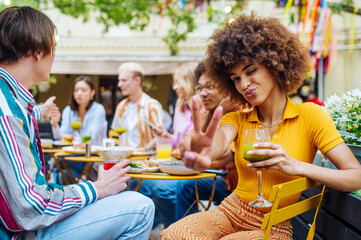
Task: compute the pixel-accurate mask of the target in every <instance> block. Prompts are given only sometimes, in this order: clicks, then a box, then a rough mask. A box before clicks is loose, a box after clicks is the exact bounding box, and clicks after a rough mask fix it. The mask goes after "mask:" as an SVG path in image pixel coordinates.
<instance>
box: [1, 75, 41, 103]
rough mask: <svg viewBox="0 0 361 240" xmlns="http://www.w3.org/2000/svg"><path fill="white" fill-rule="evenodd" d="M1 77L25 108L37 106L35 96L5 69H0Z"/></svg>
mask: <svg viewBox="0 0 361 240" xmlns="http://www.w3.org/2000/svg"><path fill="white" fill-rule="evenodd" d="M0 77H1V78H2V79H3V80H4V81H5V82H6V83H7V84H8V85H9V86H10V88H11V91H12V92H13V93H14V94H15V95H16V98H17V99H18V100H19V101H20V103H21V104H22V105H23V106H24V107H27V106H28V104H31V105H32V106H34V105H35V104H36V103H35V100H34V97H33V95H32V94H31V93H30V92H29V91H28V90H27V89H26V88H25V87H24V86H23V85H21V84H20V83H19V82H18V81H17V80H16V79H15V78H13V77H12V76H11V75H10V74H9V73H8V72H7V71H5V70H4V69H3V68H0Z"/></svg>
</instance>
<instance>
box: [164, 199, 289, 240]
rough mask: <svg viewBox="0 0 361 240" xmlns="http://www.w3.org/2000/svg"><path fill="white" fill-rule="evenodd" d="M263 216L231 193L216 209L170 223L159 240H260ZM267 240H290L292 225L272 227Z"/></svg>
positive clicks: (285, 224)
mask: <svg viewBox="0 0 361 240" xmlns="http://www.w3.org/2000/svg"><path fill="white" fill-rule="evenodd" d="M263 216H264V212H262V211H260V210H258V209H256V208H253V207H250V206H248V204H246V203H243V202H242V201H241V200H240V199H239V197H238V196H237V194H235V193H234V192H233V193H232V194H231V195H229V196H228V197H227V198H226V199H224V200H223V202H222V203H221V204H220V205H219V206H218V207H217V208H215V209H213V210H210V211H207V212H201V213H195V214H192V215H189V216H187V217H185V218H182V219H181V220H179V221H178V222H175V223H173V224H172V225H170V226H169V227H168V228H167V229H165V230H164V231H163V232H162V233H161V235H160V236H159V238H158V239H161V240H162V239H169V240H180V239H184V240H190V239H194V240H198V239H204V240H213V239H222V240H226V239H263V236H264V230H261V225H262V221H263ZM269 239H280V240H290V239H292V226H291V221H290V220H287V221H285V222H282V223H279V224H277V225H274V226H273V227H272V230H271V234H270V236H269Z"/></svg>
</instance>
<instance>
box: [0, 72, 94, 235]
mask: <svg viewBox="0 0 361 240" xmlns="http://www.w3.org/2000/svg"><path fill="white" fill-rule="evenodd" d="M29 104H30V105H32V106H33V105H34V104H35V100H34V98H33V96H32V95H31V93H30V92H29V91H28V90H27V89H25V88H24V87H23V86H22V85H21V84H20V83H19V82H18V81H17V80H15V79H14V78H13V77H12V76H11V75H10V74H9V73H7V72H6V71H5V70H4V69H2V68H0V161H1V164H0V208H1V211H0V220H1V221H0V236H1V232H2V231H3V230H2V229H7V230H8V231H10V232H13V237H14V238H16V236H19V235H21V233H24V231H32V230H35V229H40V228H44V227H47V226H49V225H51V224H53V223H55V222H57V221H59V220H61V219H63V218H66V217H67V216H69V215H71V214H73V213H75V212H76V211H78V210H79V209H81V208H82V207H84V206H85V205H86V204H89V203H92V202H94V201H95V200H96V199H97V192H96V189H95V187H94V185H93V183H92V182H89V181H86V182H83V183H79V184H74V185H67V186H60V185H57V184H53V183H47V181H46V179H45V176H44V173H43V172H42V171H41V169H42V167H44V166H43V164H42V161H41V160H40V156H39V151H38V149H37V139H36V132H35V129H34V125H33V123H32V119H31V118H32V116H31V114H30V113H29V112H28V110H27V109H28V106H29ZM32 113H33V115H34V116H35V117H36V118H40V117H41V112H40V110H39V108H37V107H34V108H33V111H32ZM3 232H4V231H3Z"/></svg>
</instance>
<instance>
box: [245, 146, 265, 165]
mask: <svg viewBox="0 0 361 240" xmlns="http://www.w3.org/2000/svg"><path fill="white" fill-rule="evenodd" d="M253 144H255V142H247V143H243V158H244V159H246V160H247V161H250V162H259V161H263V160H267V159H270V157H269V156H250V155H248V154H247V152H248V151H251V150H260V149H267V148H254V147H253Z"/></svg>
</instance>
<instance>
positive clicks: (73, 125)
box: [70, 122, 81, 131]
mask: <svg viewBox="0 0 361 240" xmlns="http://www.w3.org/2000/svg"><path fill="white" fill-rule="evenodd" d="M70 127H71V129H73V130H74V131H77V130H79V129H80V128H81V122H71V123H70Z"/></svg>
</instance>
